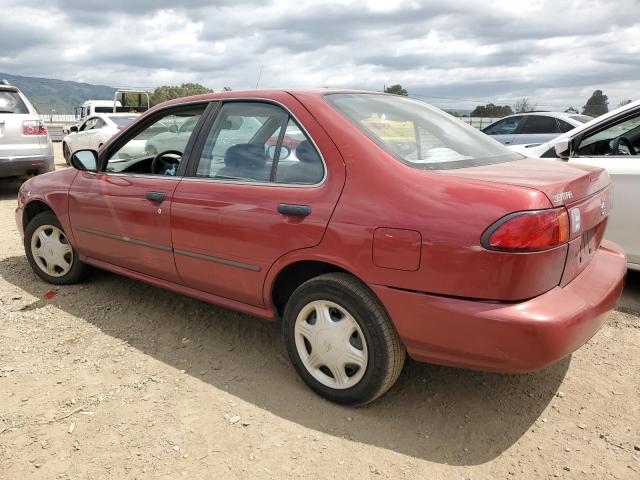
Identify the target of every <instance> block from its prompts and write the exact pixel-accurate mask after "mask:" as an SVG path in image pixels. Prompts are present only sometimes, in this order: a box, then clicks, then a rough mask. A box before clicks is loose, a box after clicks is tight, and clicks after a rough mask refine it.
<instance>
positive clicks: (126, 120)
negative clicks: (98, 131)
mask: <svg viewBox="0 0 640 480" xmlns="http://www.w3.org/2000/svg"><path fill="white" fill-rule="evenodd" d="M135 119H136V117H116V116H113V117H109V120H111V121H112V122H113V123H115V124H116V125H117V126H118V128H122V127H126V126H127V125H129V124H130V123H131V122H133V121H134V120H135Z"/></svg>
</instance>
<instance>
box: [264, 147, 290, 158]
mask: <svg viewBox="0 0 640 480" xmlns="http://www.w3.org/2000/svg"><path fill="white" fill-rule="evenodd" d="M275 155H276V145H269V146H267V156H268V157H269V158H270V159H271V160H273V157H275ZM289 155H291V149H290V148H289V147H287V146H286V145H282V146H281V147H280V158H279V159H278V160H284V159H285V158H289Z"/></svg>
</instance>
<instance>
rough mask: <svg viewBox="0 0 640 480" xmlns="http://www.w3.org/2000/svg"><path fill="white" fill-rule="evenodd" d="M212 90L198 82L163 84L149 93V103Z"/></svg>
mask: <svg viewBox="0 0 640 480" xmlns="http://www.w3.org/2000/svg"><path fill="white" fill-rule="evenodd" d="M211 92H213V90H211V89H210V88H207V87H205V86H204V85H200V84H199V83H183V84H182V85H179V86H178V85H163V86H161V87H158V88H156V89H155V90H154V91H153V93H151V99H150V100H151V105H152V106H153V105H158V104H159V103H162V102H166V101H167V100H173V99H174V98H181V97H190V96H191V95H201V94H203V93H211Z"/></svg>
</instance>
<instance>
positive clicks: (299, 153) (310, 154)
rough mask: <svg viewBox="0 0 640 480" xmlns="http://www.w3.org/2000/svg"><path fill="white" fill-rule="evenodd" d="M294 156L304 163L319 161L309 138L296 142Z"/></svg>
mask: <svg viewBox="0 0 640 480" xmlns="http://www.w3.org/2000/svg"><path fill="white" fill-rule="evenodd" d="M296 157H298V160H300V161H301V162H304V163H320V156H319V155H318V152H317V151H316V149H315V148H314V146H313V145H312V144H311V142H310V141H309V140H303V141H302V142H300V143H299V144H298V147H297V148H296Z"/></svg>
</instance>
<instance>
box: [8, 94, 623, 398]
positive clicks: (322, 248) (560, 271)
mask: <svg viewBox="0 0 640 480" xmlns="http://www.w3.org/2000/svg"><path fill="white" fill-rule="evenodd" d="M185 127H189V128H185ZM172 134H173V141H172V143H170V144H171V148H170V149H167V150H166V151H162V152H156V151H152V150H151V149H149V150H148V153H147V154H145V155H143V156H140V141H148V140H149V139H151V138H152V137H153V136H155V135H163V136H164V137H167V136H170V135H172ZM285 138H286V139H288V141H285ZM167 142H168V140H167V139H166V138H164V143H165V144H167ZM71 163H72V165H73V167H74V168H71V169H66V170H61V171H57V172H52V173H49V174H46V175H42V176H38V177H35V178H32V179H31V180H29V181H27V182H26V183H25V184H24V185H23V186H22V188H21V189H20V192H19V199H18V209H17V211H16V220H17V223H18V226H19V228H20V230H21V232H23V235H24V246H25V251H26V255H27V258H28V260H29V263H30V264H31V266H32V268H33V270H34V271H35V272H36V273H37V274H38V275H39V276H40V277H42V278H43V279H44V280H46V281H48V282H50V283H54V284H69V283H73V282H77V281H78V280H79V279H80V278H81V277H82V275H83V273H85V271H86V266H87V265H94V266H96V267H99V268H103V269H106V270H111V271H113V272H116V273H120V274H122V275H126V276H129V277H132V278H135V279H139V280H143V281H146V282H149V283H151V284H154V285H157V286H159V287H163V288H167V289H169V290H173V291H175V292H178V293H182V294H185V295H190V296H193V297H196V298H199V299H202V300H205V301H207V302H211V303H215V304H219V305H223V306H226V307H229V308H234V309H237V310H241V311H244V312H247V313H250V314H253V315H257V316H259V317H263V318H266V319H270V320H274V319H277V318H281V319H282V324H283V333H284V340H285V342H286V345H287V349H288V351H289V355H290V357H291V361H292V363H293V365H294V366H295V368H296V370H297V371H298V373H299V374H300V376H301V377H302V378H303V379H304V381H305V382H306V383H307V384H308V385H309V386H310V387H311V388H313V389H314V390H315V391H316V392H318V393H319V394H320V395H323V396H324V397H326V398H329V399H331V400H334V401H336V402H341V403H347V404H360V403H366V402H369V401H371V400H373V399H375V398H377V397H378V396H380V395H382V394H383V393H384V392H385V391H387V390H388V389H389V388H390V387H391V386H392V385H393V383H394V382H395V381H396V379H397V378H398V375H399V374H400V371H401V370H402V366H403V364H404V360H405V351H406V352H408V354H409V355H410V356H411V357H412V358H414V359H416V360H419V361H423V362H433V363H439V364H444V365H453V366H459V367H465V368H473V369H480V370H490V371H497V372H512V373H515V372H529V371H532V370H536V369H539V368H542V367H544V366H545V365H548V364H550V363H552V362H555V361H557V360H559V359H561V358H563V357H565V356H566V355H569V354H570V353H571V352H573V351H574V350H576V349H577V348H579V347H580V346H581V345H583V344H584V343H585V342H586V341H587V340H589V338H590V337H591V336H592V335H594V334H595V333H596V332H597V331H598V329H599V328H600V327H601V326H602V324H603V322H604V321H605V320H606V313H607V312H608V311H609V310H610V309H612V308H613V307H614V306H615V304H616V301H617V299H618V297H619V295H620V293H621V290H622V287H623V283H624V278H625V271H626V260H625V256H624V254H623V253H622V251H621V250H620V248H619V247H618V246H617V245H615V244H613V243H611V242H608V241H604V240H603V234H604V231H605V227H606V223H607V217H608V215H609V212H610V210H611V207H612V205H611V198H612V196H611V184H610V181H609V177H608V175H607V173H606V172H605V171H604V170H602V169H596V168H591V167H581V166H576V165H567V164H562V163H560V162H546V161H544V160H531V159H526V158H524V157H522V156H521V155H519V154H517V153H514V152H511V151H509V150H507V149H506V148H505V147H503V146H502V145H500V144H499V143H498V142H496V141H494V140H493V139H491V138H490V137H487V136H486V135H484V134H482V133H480V132H478V131H476V130H474V129H473V128H471V127H469V126H467V125H465V124H464V123H463V122H461V121H459V120H457V119H455V118H453V117H451V116H450V115H448V114H446V113H443V112H442V111H440V110H437V109H435V108H433V107H431V106H429V105H427V104H425V103H423V102H420V101H416V100H412V99H408V98H404V97H399V96H393V95H385V94H378V93H367V92H354V91H331V90H308V91H278V90H274V91H251V92H224V93H217V94H211V95H205V96H198V97H191V98H182V99H179V100H174V101H170V102H167V103H164V104H162V105H159V106H158V107H155V108H154V109H152V110H150V111H149V112H147V113H146V114H145V115H143V116H142V117H140V119H139V120H137V121H136V122H135V123H133V124H131V125H130V126H129V127H128V128H126V129H125V130H123V131H121V132H120V133H119V134H117V135H116V136H115V137H113V138H112V139H111V140H110V142H109V143H108V144H106V145H105V146H104V147H103V148H102V149H101V150H100V151H99V152H98V153H96V152H94V151H91V150H83V151H78V152H75V154H74V155H73V157H72V159H71Z"/></svg>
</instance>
